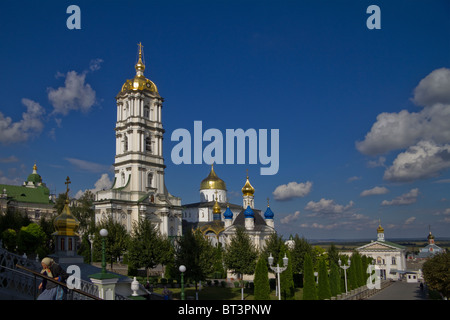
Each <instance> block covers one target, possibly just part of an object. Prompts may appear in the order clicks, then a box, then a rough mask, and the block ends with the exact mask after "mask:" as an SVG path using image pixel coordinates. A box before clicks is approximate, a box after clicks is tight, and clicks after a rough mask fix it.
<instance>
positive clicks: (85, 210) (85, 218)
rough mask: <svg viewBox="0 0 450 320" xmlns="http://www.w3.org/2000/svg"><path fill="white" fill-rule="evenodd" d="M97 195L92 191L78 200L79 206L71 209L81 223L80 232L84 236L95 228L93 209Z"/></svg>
mask: <svg viewBox="0 0 450 320" xmlns="http://www.w3.org/2000/svg"><path fill="white" fill-rule="evenodd" d="M94 199H95V195H94V194H93V193H92V191H90V190H86V192H85V193H84V194H83V195H82V196H81V197H80V198H79V199H78V203H79V205H77V206H74V207H73V208H70V212H71V213H72V214H73V215H74V216H75V217H76V218H77V219H78V221H79V222H80V225H79V229H78V230H79V232H80V233H82V234H85V233H88V232H89V231H90V230H92V229H93V228H94V227H95V212H94V208H93V203H94Z"/></svg>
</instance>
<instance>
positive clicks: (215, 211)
mask: <svg viewBox="0 0 450 320" xmlns="http://www.w3.org/2000/svg"><path fill="white" fill-rule="evenodd" d="M213 213H214V214H220V205H219V203H218V202H217V197H216V203H214V206H213Z"/></svg>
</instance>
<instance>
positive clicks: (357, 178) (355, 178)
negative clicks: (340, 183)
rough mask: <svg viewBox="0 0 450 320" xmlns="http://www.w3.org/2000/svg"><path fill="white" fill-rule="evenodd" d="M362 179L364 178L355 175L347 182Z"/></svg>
mask: <svg viewBox="0 0 450 320" xmlns="http://www.w3.org/2000/svg"><path fill="white" fill-rule="evenodd" d="M361 179H362V178H361V177H357V176H354V177H350V178H348V179H347V182H353V181H357V180H361Z"/></svg>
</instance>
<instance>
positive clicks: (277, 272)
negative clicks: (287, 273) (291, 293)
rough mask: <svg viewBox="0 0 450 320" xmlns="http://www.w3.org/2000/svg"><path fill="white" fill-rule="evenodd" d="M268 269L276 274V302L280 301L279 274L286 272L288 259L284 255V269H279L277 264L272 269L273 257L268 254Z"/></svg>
mask: <svg viewBox="0 0 450 320" xmlns="http://www.w3.org/2000/svg"><path fill="white" fill-rule="evenodd" d="M268 260H269V267H270V269H272V270H273V271H274V272H275V273H276V274H277V278H278V279H277V280H278V300H281V284H280V274H281V273H282V272H283V271H284V270H286V268H287V265H288V258H287V257H286V254H285V255H284V258H283V265H284V267H280V265H279V264H278V263H277V266H276V267H273V266H272V265H273V257H272V254H270V256H269V258H268Z"/></svg>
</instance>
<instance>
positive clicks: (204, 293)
mask: <svg viewBox="0 0 450 320" xmlns="http://www.w3.org/2000/svg"><path fill="white" fill-rule="evenodd" d="M168 289H169V290H170V291H171V292H172V298H173V299H174V300H179V299H180V297H181V289H180V288H168ZM162 291H163V289H162V288H156V289H155V290H154V292H155V293H159V294H162ZM184 294H185V298H186V299H188V298H189V297H192V298H193V299H195V287H189V288H185V289H184ZM270 296H271V300H278V297H276V296H275V290H273V291H272V292H271V294H270ZM301 298H302V289H300V288H297V289H296V290H295V300H300V299H301ZM198 299H199V300H241V288H222V287H220V286H219V287H215V286H211V287H202V290H201V291H199V292H198ZM244 300H254V296H253V290H251V289H244Z"/></svg>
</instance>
